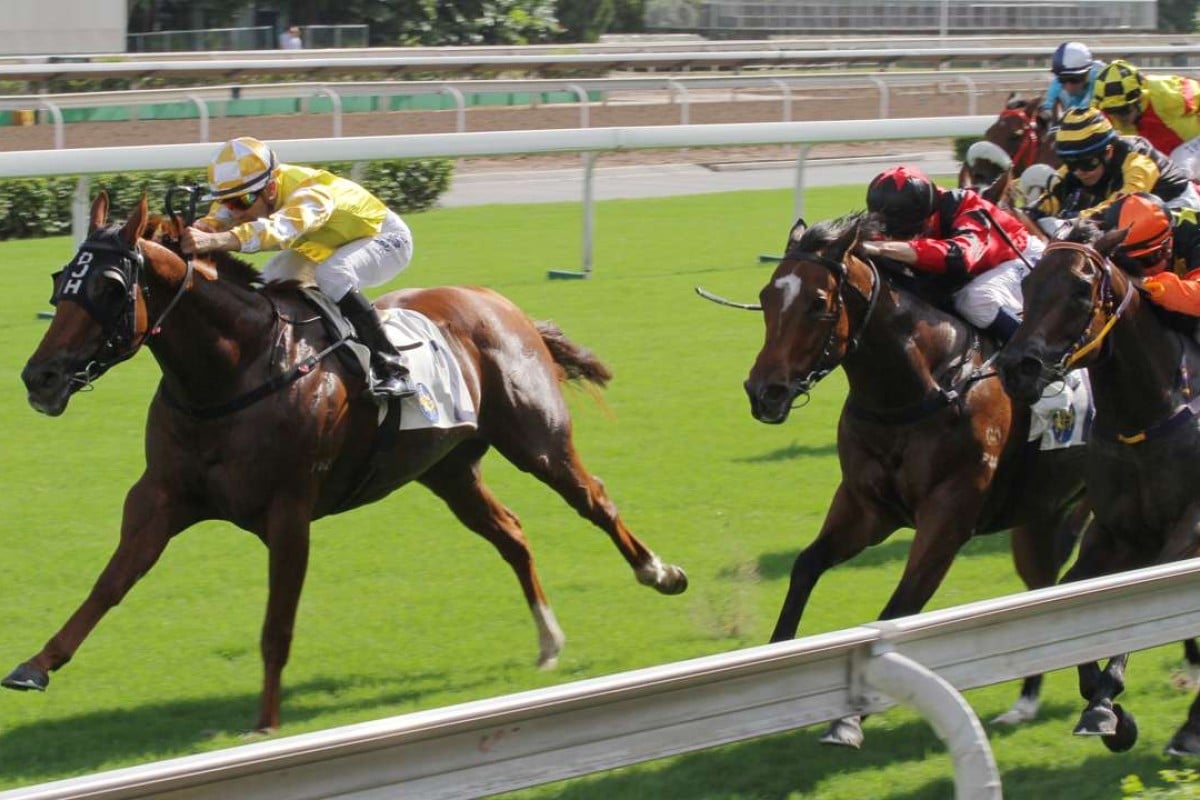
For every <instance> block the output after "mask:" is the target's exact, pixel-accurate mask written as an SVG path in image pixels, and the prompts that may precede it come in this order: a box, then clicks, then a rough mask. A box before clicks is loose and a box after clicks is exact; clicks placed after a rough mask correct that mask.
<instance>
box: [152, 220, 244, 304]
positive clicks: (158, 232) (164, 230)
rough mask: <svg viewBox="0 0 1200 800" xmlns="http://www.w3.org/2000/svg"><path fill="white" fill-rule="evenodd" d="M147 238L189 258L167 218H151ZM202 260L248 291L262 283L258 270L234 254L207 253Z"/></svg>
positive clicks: (178, 254)
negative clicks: (256, 284) (253, 285)
mask: <svg viewBox="0 0 1200 800" xmlns="http://www.w3.org/2000/svg"><path fill="white" fill-rule="evenodd" d="M145 238H146V239H149V240H150V241H152V242H155V243H156V244H160V245H162V246H163V247H165V248H166V249H168V250H170V251H171V252H172V253H174V254H175V255H177V256H179V257H180V258H183V259H186V258H187V256H185V255H184V253H183V250H182V249H181V248H180V246H179V237H178V234H177V233H176V232H175V225H174V224H173V223H172V222H171V221H170V220H169V219H167V218H166V217H160V216H157V215H154V216H151V218H150V223H149V224H148V225H147V226H146V233H145ZM200 259H201V260H203V261H206V262H208V263H209V264H211V265H212V266H213V267H214V268H216V270H217V274H219V275H220V276H221V279H222V280H228V281H232V282H234V283H237V284H240V285H241V286H243V287H245V288H247V289H249V288H251V286H252V284H255V283H261V282H262V277H261V276H260V275H259V272H258V270H257V269H255V268H254V266H253V265H251V264H250V262H248V261H245V260H243V259H241V258H238V257H237V256H235V255H233V254H232V253H226V252H221V251H214V252H211V253H205V254H204V255H203V256H200Z"/></svg>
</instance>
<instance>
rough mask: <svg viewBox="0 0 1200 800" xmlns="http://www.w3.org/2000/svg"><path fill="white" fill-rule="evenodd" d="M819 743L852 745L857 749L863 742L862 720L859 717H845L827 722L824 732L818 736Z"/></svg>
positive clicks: (840, 745) (842, 745)
mask: <svg viewBox="0 0 1200 800" xmlns="http://www.w3.org/2000/svg"><path fill="white" fill-rule="evenodd" d="M820 742H821V744H832V745H837V746H838V747H853V748H854V749H855V750H858V749H860V748H861V747H862V743H863V729H862V722H861V719H860V718H859V717H845V718H843V719H838V720H834V721H833V722H831V723H829V727H828V728H826V729H825V733H824V734H823V735H822V736H821V738H820Z"/></svg>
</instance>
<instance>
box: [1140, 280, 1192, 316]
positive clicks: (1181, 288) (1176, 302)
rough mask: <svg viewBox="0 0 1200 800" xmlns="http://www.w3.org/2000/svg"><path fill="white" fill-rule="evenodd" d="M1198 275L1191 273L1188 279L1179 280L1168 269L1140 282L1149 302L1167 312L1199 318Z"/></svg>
mask: <svg viewBox="0 0 1200 800" xmlns="http://www.w3.org/2000/svg"><path fill="white" fill-rule="evenodd" d="M1196 279H1200V274H1198V273H1197V272H1191V273H1189V274H1188V279H1184V278H1180V277H1179V276H1178V275H1176V274H1175V273H1174V272H1171V271H1170V270H1169V269H1167V270H1163V271H1162V272H1159V273H1157V274H1155V275H1151V276H1150V277H1148V278H1146V279H1144V280H1143V281H1142V288H1143V289H1145V290H1146V294H1148V295H1150V300H1151V301H1152V302H1154V303H1156V304H1157V305H1160V306H1162V307H1163V308H1165V309H1167V310H1168V311H1177V312H1179V313H1181V314H1190V315H1192V316H1194V317H1200V280H1196Z"/></svg>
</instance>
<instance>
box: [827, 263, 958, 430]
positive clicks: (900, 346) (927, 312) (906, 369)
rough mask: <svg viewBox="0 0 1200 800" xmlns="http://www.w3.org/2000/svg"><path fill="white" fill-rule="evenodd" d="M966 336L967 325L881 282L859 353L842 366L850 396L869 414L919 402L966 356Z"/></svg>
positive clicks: (903, 291) (890, 284)
mask: <svg viewBox="0 0 1200 800" xmlns="http://www.w3.org/2000/svg"><path fill="white" fill-rule="evenodd" d="M858 321H861V316H860V317H858V318H857V319H856V322H858ZM970 336H971V333H970V330H969V328H968V327H967V325H966V323H964V322H962V321H961V320H959V319H957V318H956V317H953V316H951V315H950V314H947V313H945V312H943V311H941V310H939V309H937V308H936V307H934V306H933V305H932V304H931V303H928V302H926V301H925V300H923V299H921V298H919V297H917V296H916V295H915V294H913V293H912V292H910V291H909V290H907V289H903V288H901V287H898V286H896V285H895V284H894V283H892V282H890V281H887V280H886V279H884V285H883V287H882V290H881V291H880V295H879V300H878V302H877V303H876V307H875V311H874V313H873V314H872V315H871V319H870V320H869V321H868V322H867V326H866V328H865V329H864V330H863V331H862V337H861V339H860V340H859V344H858V348H857V349H856V350H855V351H854V352H853V353H850V354H849V355H848V356H847V357H846V358H845V360H844V362H843V368H844V369H845V372H846V378H847V380H848V381H849V384H850V394H851V396H853V397H854V398H855V399H856V401H857V402H859V403H860V404H862V405H864V406H868V407H870V408H874V409H884V408H899V407H903V406H907V405H911V404H913V403H916V402H919V401H920V400H922V399H923V398H925V397H926V396H928V395H929V394H930V393H931V392H933V391H935V390H937V389H938V387H939V386H940V385H941V384H942V383H943V381H944V378H945V375H946V373H947V371H948V370H950V369H952V368H953V367H954V366H955V364H956V361H958V360H959V359H960V358H961V357H962V356H963V354H964V353H966V352H967V351H968V345H967V342H968V340H969V339H970Z"/></svg>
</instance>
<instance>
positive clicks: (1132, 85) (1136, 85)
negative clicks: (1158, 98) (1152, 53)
mask: <svg viewBox="0 0 1200 800" xmlns="http://www.w3.org/2000/svg"><path fill="white" fill-rule="evenodd" d="M1145 90H1146V79H1145V78H1143V77H1142V74H1141V73H1140V72H1138V68H1137V67H1135V66H1134V65H1133V64H1130V63H1129V62H1128V61H1121V60H1117V61H1114V62H1112V63H1111V64H1109V65H1108V66H1107V67H1105V68H1104V69H1102V70H1100V74H1099V75H1097V76H1096V87H1095V88H1094V89H1093V90H1092V92H1093V96H1094V98H1095V101H1096V105H1097V106H1099V107H1100V108H1101V109H1102V110H1105V111H1107V110H1108V109H1110V108H1121V107H1123V106H1131V105H1134V104H1135V103H1137V102H1138V101H1139V100H1141V99H1142V95H1143V94H1144V93H1145Z"/></svg>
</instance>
